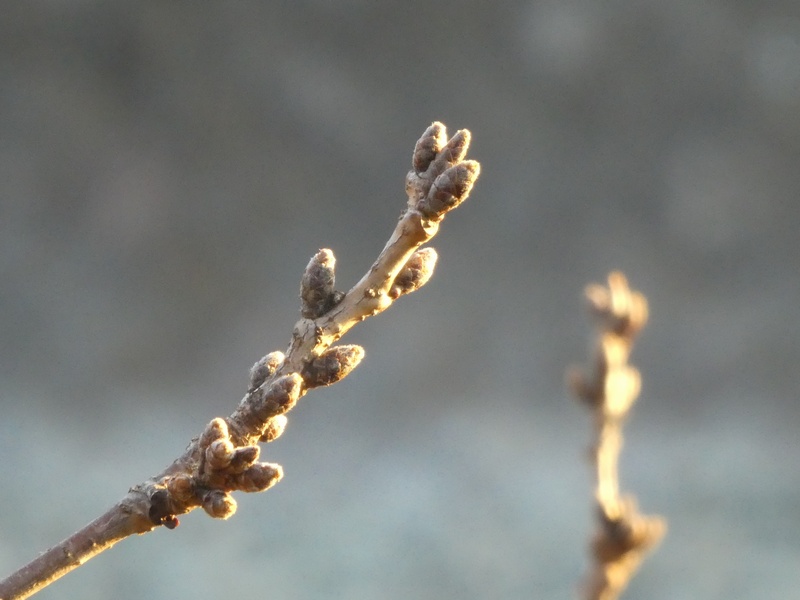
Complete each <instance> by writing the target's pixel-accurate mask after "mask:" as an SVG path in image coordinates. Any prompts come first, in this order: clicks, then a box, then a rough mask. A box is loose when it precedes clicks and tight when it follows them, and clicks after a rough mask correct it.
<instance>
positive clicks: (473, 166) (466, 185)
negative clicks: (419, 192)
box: [417, 160, 481, 219]
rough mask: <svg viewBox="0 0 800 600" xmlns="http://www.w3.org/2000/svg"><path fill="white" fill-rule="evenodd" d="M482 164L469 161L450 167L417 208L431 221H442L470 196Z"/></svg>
mask: <svg viewBox="0 0 800 600" xmlns="http://www.w3.org/2000/svg"><path fill="white" fill-rule="evenodd" d="M480 172H481V167H480V164H478V163H477V162H475V161H474V160H467V161H464V162H461V163H458V164H457V165H455V166H453V167H450V168H449V169H447V170H446V171H445V172H444V173H442V174H441V175H439V176H438V177H437V178H436V179H435V180H434V182H433V185H431V188H430V190H429V191H428V194H427V195H426V196H425V198H423V199H422V200H420V202H419V204H418V205H417V208H418V209H419V211H420V212H421V213H422V214H423V215H425V216H426V217H428V218H429V219H440V218H442V217H443V216H444V215H445V214H446V213H447V212H448V211H450V210H452V209H453V208H455V207H456V206H458V205H459V204H461V203H462V202H463V201H464V200H466V199H467V196H469V193H470V191H471V190H472V186H473V184H474V183H475V180H476V179H477V178H478V175H480Z"/></svg>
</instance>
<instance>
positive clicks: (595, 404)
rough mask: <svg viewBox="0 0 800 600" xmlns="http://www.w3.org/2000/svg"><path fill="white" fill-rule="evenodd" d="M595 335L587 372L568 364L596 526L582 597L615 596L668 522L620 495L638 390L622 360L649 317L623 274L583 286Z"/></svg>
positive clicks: (601, 599) (604, 598) (635, 374)
mask: <svg viewBox="0 0 800 600" xmlns="http://www.w3.org/2000/svg"><path fill="white" fill-rule="evenodd" d="M586 299H587V300H588V304H589V312H590V313H591V314H592V316H593V317H595V320H596V322H597V329H598V338H597V341H596V344H595V351H594V358H593V363H592V367H591V369H590V370H589V371H588V372H585V371H583V370H581V369H579V368H576V367H573V368H571V369H570V370H569V371H568V373H567V380H568V384H569V387H570V388H571V389H572V391H573V393H574V394H575V395H576V396H577V398H578V399H579V400H581V402H582V403H583V404H584V405H585V406H587V407H588V408H589V409H590V410H591V411H592V413H593V417H594V426H595V440H594V443H593V446H592V448H591V450H590V457H591V460H592V463H593V464H594V467H595V477H596V485H597V487H596V490H595V502H596V510H597V530H596V532H595V534H594V538H593V540H592V542H591V554H592V559H593V565H592V568H591V570H590V572H589V574H588V575H587V577H586V580H585V582H584V585H583V588H582V597H583V598H585V600H614V599H615V598H618V597H619V595H620V594H621V593H622V592H623V591H624V589H625V587H626V586H627V585H628V582H629V581H630V579H631V578H632V577H633V575H634V574H635V572H636V570H637V568H638V567H639V564H640V563H641V561H642V560H643V559H644V557H645V555H646V554H647V552H648V551H649V550H651V549H652V548H653V547H655V546H656V545H657V544H658V542H659V541H660V540H661V538H662V537H663V536H664V533H665V532H666V521H664V519H662V518H661V517H658V516H644V515H641V514H639V512H638V509H637V507H636V499H635V498H634V497H633V496H621V495H620V491H619V476H618V473H617V464H618V460H619V453H620V450H621V449H622V424H623V422H624V420H625V417H626V416H627V415H628V412H629V411H630V409H631V407H632V406H633V403H634V402H635V401H636V397H637V396H638V395H639V389H640V376H639V372H638V371H637V370H636V369H635V368H633V367H632V366H630V365H629V364H628V355H629V354H630V351H631V348H632V346H633V342H634V340H635V338H636V336H637V334H638V333H639V331H640V330H641V329H642V327H644V325H645V323H646V322H647V300H646V298H645V297H644V296H643V295H642V294H640V293H639V292H636V291H633V290H631V289H630V288H629V287H628V282H627V280H626V279H625V276H624V275H623V274H622V273H619V272H614V273H611V274H610V275H609V276H608V287H603V286H601V285H590V286H588V287H587V288H586Z"/></svg>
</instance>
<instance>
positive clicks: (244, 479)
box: [233, 463, 283, 492]
mask: <svg viewBox="0 0 800 600" xmlns="http://www.w3.org/2000/svg"><path fill="white" fill-rule="evenodd" d="M282 477H283V469H282V468H281V466H280V465H276V464H271V463H256V464H254V465H253V466H251V467H250V468H249V469H247V470H246V471H244V472H243V473H239V474H238V475H236V476H234V478H233V485H234V486H235V487H236V489H238V490H241V491H243V492H263V491H264V490H266V489H269V488H271V487H272V486H273V485H275V484H276V483H278V482H279V481H280V480H281V478H282Z"/></svg>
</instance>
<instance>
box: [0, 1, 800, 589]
mask: <svg viewBox="0 0 800 600" xmlns="http://www.w3.org/2000/svg"><path fill="white" fill-rule="evenodd" d="M433 120H441V121H443V122H444V123H445V124H446V125H447V126H448V127H449V131H450V132H451V133H452V132H454V131H455V130H456V129H458V128H469V129H470V130H471V131H472V133H473V145H472V150H471V152H470V157H471V158H475V159H477V160H479V161H480V162H481V164H482V167H483V171H482V175H481V178H480V180H479V181H478V183H477V185H476V187H475V189H474V190H473V193H472V196H471V197H470V199H469V200H468V201H467V203H466V204H464V205H463V206H462V207H461V208H459V209H458V210H457V211H456V212H455V213H453V214H452V215H450V216H449V217H448V218H447V219H446V221H445V222H444V224H443V227H442V229H441V232H440V235H439V236H438V237H437V238H436V239H435V240H434V243H433V244H432V245H433V246H434V247H436V249H437V250H438V251H439V255H440V259H439V265H438V268H437V273H436V274H435V276H434V278H433V279H432V281H431V282H430V283H429V285H428V286H426V287H425V288H424V289H423V290H421V291H420V292H418V293H416V294H414V295H413V296H409V297H407V298H403V299H402V300H401V301H399V302H398V303H397V304H396V305H394V306H393V307H392V308H391V309H390V310H389V311H387V312H386V313H384V314H382V315H380V316H379V317H377V318H374V319H370V320H368V321H366V322H365V323H363V324H362V325H360V326H359V327H357V328H356V329H355V330H353V332H352V333H351V334H349V335H348V336H347V337H346V338H345V341H346V342H349V343H359V344H362V345H363V346H364V347H365V348H366V351H367V356H366V359H365V361H364V362H363V363H362V365H361V366H360V367H359V368H358V369H357V370H356V371H355V372H354V373H353V374H352V375H351V376H350V377H349V378H348V379H346V380H345V381H343V382H342V383H340V384H337V385H336V386H333V387H331V388H327V389H323V390H319V391H315V392H312V393H311V394H309V395H308V396H307V397H306V398H304V399H303V400H302V401H301V403H300V404H299V405H298V407H297V408H296V409H295V410H294V411H293V412H292V413H291V417H290V420H289V427H288V429H287V431H286V433H285V435H284V436H283V437H282V438H281V439H280V440H278V441H277V442H275V443H274V444H271V445H269V446H267V447H265V448H263V452H262V456H263V457H264V459H265V460H270V461H274V462H279V463H281V464H282V465H283V467H284V469H285V478H284V480H283V481H282V482H281V483H280V484H279V485H278V486H276V487H275V488H274V489H272V490H270V491H269V492H267V493H265V494H256V495H245V494H238V495H237V500H238V502H239V510H238V512H237V514H236V515H235V516H234V517H233V518H232V519H231V520H230V521H228V522H221V521H215V520H212V519H209V518H208V517H206V515H205V514H204V513H202V511H196V512H194V513H191V514H190V515H187V516H186V517H184V518H182V519H181V521H182V525H181V527H179V528H178V529H177V530H175V531H168V530H165V529H163V528H161V529H159V530H157V531H156V532H154V533H151V534H149V535H147V536H144V537H142V538H139V539H135V540H133V539H128V540H125V541H123V542H121V543H120V544H119V545H118V546H117V547H115V548H113V549H112V550H110V551H108V552H106V553H104V554H102V555H101V556H99V557H98V558H95V559H93V560H92V561H91V562H90V563H89V564H87V565H85V566H84V567H82V568H80V569H78V570H77V571H76V572H74V573H71V574H69V575H67V576H66V577H65V578H64V579H63V580H61V581H59V582H57V583H56V584H54V585H53V586H52V587H50V588H48V589H47V590H45V591H43V592H41V593H40V594H39V596H37V597H38V598H42V599H45V598H70V597H73V598H74V597H81V598H84V599H86V600H93V599H100V598H109V597H115V598H120V599H133V598H141V597H150V598H183V597H189V596H190V595H192V596H199V597H209V598H210V597H215V596H222V595H225V596H226V597H227V596H229V595H232V594H238V595H244V594H250V595H252V594H256V595H257V596H259V597H260V596H263V597H269V598H292V599H319V598H326V599H328V598H334V599H338V598H341V599H345V598H346V599H372V598H387V599H395V598H396V599H400V598H403V599H405V598H441V599H463V598H475V599H479V598H494V599H506V598H507V599H517V598H525V597H535V598H569V597H572V595H573V594H574V590H575V586H576V583H577V582H578V580H579V579H580V577H581V575H582V573H583V572H584V570H585V568H586V565H587V559H586V556H587V555H586V544H587V541H588V537H589V534H590V531H591V529H592V520H591V514H590V510H591V508H590V506H591V494H592V482H591V476H590V470H589V467H588V465H587V463H586V461H585V450H586V448H587V446H588V443H589V440H590V432H591V427H590V419H589V415H588V414H587V412H586V411H584V410H583V409H582V408H581V407H580V406H578V405H577V404H576V403H574V402H573V401H572V400H571V399H570V398H569V396H568V394H567V392H566V391H565V389H564V385H563V379H564V375H563V374H564V370H565V368H566V367H567V366H568V365H570V364H572V363H579V364H580V363H583V362H584V361H585V360H586V357H587V354H588V349H589V341H590V340H591V329H590V324H589V321H588V319H587V318H586V315H585V310H584V306H583V302H582V290H583V288H584V286H585V285H586V284H587V283H589V282H593V281H597V282H602V281H604V280H605V277H606V274H607V273H608V272H609V271H610V270H612V269H621V270H623V271H624V272H625V273H626V274H627V275H628V277H629V279H630V282H631V285H632V286H633V287H635V288H637V289H639V290H641V291H642V292H643V293H645V294H646V295H647V297H648V298H649V300H650V308H651V322H650V324H649V326H648V327H647V328H646V329H645V331H644V332H643V335H642V337H641V338H640V341H639V344H638V345H637V347H636V348H635V350H634V353H633V355H632V359H631V361H632V363H633V364H634V365H635V366H637V367H638V368H640V369H641V371H642V374H643V391H642V395H641V397H640V400H639V403H638V404H637V406H636V408H635V410H634V413H633V416H632V418H631V420H630V423H629V425H628V427H627V429H626V446H625V449H624V454H623V461H622V465H621V475H622V487H623V489H625V490H627V491H631V492H633V493H635V494H636V495H637V496H638V498H639V501H640V506H641V508H642V511H643V512H645V513H659V514H663V515H664V516H665V517H666V518H667V519H668V520H669V524H670V530H669V533H668V535H667V538H666V539H665V541H664V542H663V543H662V545H661V547H660V548H659V549H658V551H657V552H656V553H655V554H653V555H652V556H651V557H650V558H649V559H648V560H647V561H646V562H645V564H644V565H643V568H642V570H641V572H640V573H639V575H638V576H637V577H636V578H635V579H634V581H633V582H632V584H631V586H630V588H629V591H628V593H627V596H626V597H628V598H649V599H656V600H660V599H665V600H666V599H681V598H705V599H715V598H720V599H722V598H724V599H726V600H735V599H740V598H741V599H744V598H767V597H771V598H788V597H792V596H793V595H796V594H797V590H798V588H799V587H800V569H799V568H798V565H800V509H799V508H798V503H797V498H798V494H799V493H800V462H799V461H798V458H797V457H798V453H800V434H798V428H799V427H800V404H799V403H798V390H800V369H798V366H797V365H798V363H799V362H800V254H799V253H798V250H800V243H798V233H797V230H798V225H800V199H799V198H798V191H800V168H798V164H799V159H800V7H798V4H797V3H796V2H790V1H784V2H756V1H755V0H740V1H732V2H719V1H712V0H677V1H675V2H656V1H652V0H620V1H618V2H609V3H597V2H593V1H590V0H535V1H523V0H498V1H495V2H492V3H488V2H418V1H415V0H408V1H406V2H402V3H401V2H397V3H395V2H386V3H378V2H366V1H363V0H362V1H358V0H352V1H340V2H325V1H322V0H319V1H297V2H291V3H289V2H286V3H278V2H255V1H246V2H236V3H171V2H170V3H165V2H139V3H128V2H97V1H91V0H82V1H76V2H55V1H52V0H51V1H43V0H33V1H28V2H19V1H18V2H11V3H8V4H5V5H4V16H3V19H2V20H0V274H1V276H2V294H0V410H1V414H2V417H0V419H1V420H0V458H2V460H0V481H1V482H2V485H0V515H1V516H0V575H2V576H5V575H6V574H7V573H9V572H11V571H12V570H14V569H16V568H17V567H19V566H21V565H22V564H24V563H25V562H27V561H28V560H30V559H31V558H33V557H34V556H35V555H36V554H37V553H38V552H39V551H41V550H44V549H45V548H47V547H48V546H50V545H52V544H54V543H56V542H57V541H59V540H61V539H62V538H64V537H66V536H67V535H69V534H70V533H72V532H73V531H74V530H75V529H77V528H78V527H80V526H82V525H84V524H85V523H86V522H88V521H89V520H91V519H92V518H94V517H95V516H97V515H98V514H100V513H101V512H102V511H104V510H105V509H107V508H108V507H109V506H111V505H112V504H113V503H114V502H116V501H117V500H118V499H119V498H120V497H122V496H123V495H124V494H125V493H126V491H127V489H128V487H130V486H131V485H133V484H135V483H137V482H139V481H142V480H144V479H146V478H147V477H148V476H149V475H151V474H154V473H156V472H158V471H160V470H161V469H162V468H163V467H164V466H166V465H167V464H168V463H169V462H170V461H171V460H172V459H173V458H174V457H175V456H177V455H178V454H179V453H180V452H181V451H182V450H183V448H184V447H185V445H186V444H187V443H188V441H189V440H190V439H191V437H192V436H194V435H196V434H197V433H198V432H200V431H201V429H202V427H203V426H204V424H205V423H207V422H208V421H209V420H210V419H211V418H212V417H215V416H223V415H227V414H229V413H230V412H231V411H232V410H233V408H234V407H235V405H236V404H237V403H238V401H239V399H240V398H241V397H242V395H243V394H244V392H245V390H246V387H247V373H248V369H249V367H250V365H252V363H253V362H254V361H255V360H256V359H258V358H259V357H260V356H262V355H263V354H265V353H267V352H269V351H272V350H278V349H280V350H283V349H285V347H286V346H287V345H288V342H289V338H290V334H291V329H292V326H293V324H294V322H295V320H296V319H297V317H298V308H299V302H298V297H297V296H298V289H299V281H300V276H301V274H302V271H303V268H304V267H305V265H306V264H307V262H308V259H309V257H311V256H312V255H313V254H314V253H315V252H316V251H317V249H319V248H321V247H329V248H332V249H333V251H334V252H335V254H336V256H337V259H338V263H337V276H338V283H339V287H340V288H345V289H346V288H349V287H350V286H351V285H352V284H353V283H355V281H357V279H358V278H359V277H360V276H361V275H362V274H363V272H365V271H366V269H368V268H369V266H370V264H371V263H372V260H373V259H374V258H375V256H377V253H378V252H379V251H380V249H381V248H382V247H383V244H384V242H385V241H386V239H388V236H389V234H390V232H391V230H392V228H393V226H394V223H395V220H396V218H397V216H398V215H399V213H400V211H401V210H402V208H403V206H404V203H405V200H406V199H405V194H404V177H405V174H406V172H407V171H408V169H409V166H410V158H411V150H412V149H413V146H414V143H415V141H416V140H417V139H418V138H419V136H420V135H421V134H422V132H423V131H424V130H425V128H426V127H427V126H428V125H429V124H430V123H431V121H433Z"/></svg>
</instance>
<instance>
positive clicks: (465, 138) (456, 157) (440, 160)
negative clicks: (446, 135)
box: [433, 129, 472, 173]
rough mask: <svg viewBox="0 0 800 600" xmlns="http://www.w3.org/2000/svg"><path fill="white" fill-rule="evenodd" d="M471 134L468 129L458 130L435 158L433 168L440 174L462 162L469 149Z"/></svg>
mask: <svg viewBox="0 0 800 600" xmlns="http://www.w3.org/2000/svg"><path fill="white" fill-rule="evenodd" d="M471 139H472V134H471V133H470V131H469V129H459V130H458V131H456V133H455V135H454V136H453V137H451V138H450V139H449V140H448V141H447V144H445V146H444V148H442V151H441V152H440V153H439V156H437V157H436V160H435V163H434V165H433V167H434V168H435V169H436V171H437V172H439V173H441V172H442V171H444V170H445V169H446V168H448V167H450V166H452V165H455V164H456V163H459V162H461V161H462V160H464V157H465V156H466V155H467V150H468V149H469V143H470V140H471Z"/></svg>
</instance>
